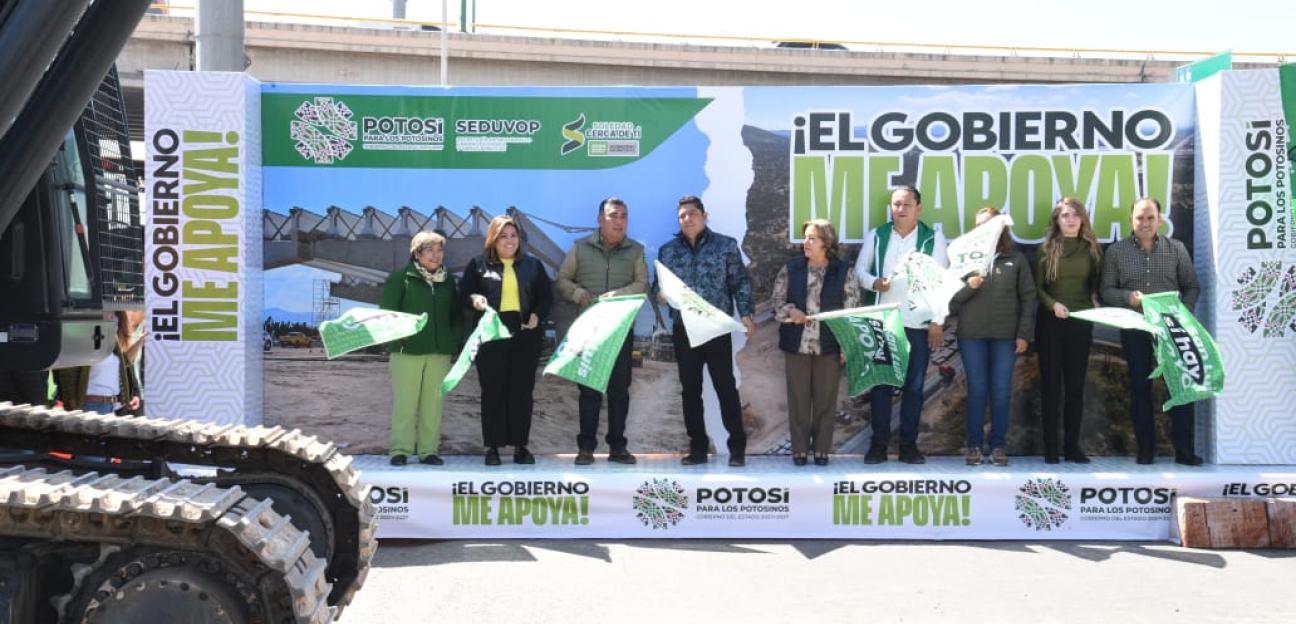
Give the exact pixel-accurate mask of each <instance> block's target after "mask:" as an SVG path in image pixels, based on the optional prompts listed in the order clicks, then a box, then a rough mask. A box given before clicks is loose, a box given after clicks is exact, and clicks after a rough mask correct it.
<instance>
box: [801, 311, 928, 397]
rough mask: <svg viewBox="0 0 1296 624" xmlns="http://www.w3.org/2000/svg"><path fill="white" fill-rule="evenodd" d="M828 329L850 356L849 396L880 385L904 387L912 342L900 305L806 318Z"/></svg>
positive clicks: (847, 369)
mask: <svg viewBox="0 0 1296 624" xmlns="http://www.w3.org/2000/svg"><path fill="white" fill-rule="evenodd" d="M806 318H807V319H809V320H816V321H819V322H821V323H823V324H824V325H826V326H827V327H828V329H829V331H831V332H832V333H833V336H834V337H836V338H837V344H838V345H839V346H841V350H842V354H843V355H845V356H846V384H847V387H846V394H847V395H849V396H859V395H861V394H864V393H865V392H867V391H868V389H869V388H872V387H874V386H879V385H887V386H903V385H904V379H905V373H906V372H907V371H908V369H909V339H908V338H907V337H906V336H905V331H904V323H902V322H901V320H900V307H899V306H898V305H896V304H888V305H880V306H870V307H866V308H851V309H849V310H834V311H832V312H824V313H821V314H812V315H810V316H808V317H806Z"/></svg>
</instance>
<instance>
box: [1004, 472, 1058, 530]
mask: <svg viewBox="0 0 1296 624" xmlns="http://www.w3.org/2000/svg"><path fill="white" fill-rule="evenodd" d="M1013 509H1014V510H1015V511H1016V512H1017V519H1018V520H1021V521H1022V524H1024V525H1026V526H1028V527H1030V528H1032V529H1035V530H1036V531H1052V530H1053V529H1056V528H1058V527H1060V526H1062V525H1063V524H1064V523H1066V521H1067V517H1068V514H1067V512H1069V511H1071V488H1069V487H1067V486H1066V484H1065V483H1063V482H1062V480H1061V479H1050V478H1043V479H1030V480H1028V481H1027V482H1026V483H1025V484H1023V485H1022V486H1021V487H1020V488H1018V489H1017V495H1016V496H1014V497H1013Z"/></svg>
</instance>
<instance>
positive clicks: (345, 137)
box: [292, 97, 357, 165]
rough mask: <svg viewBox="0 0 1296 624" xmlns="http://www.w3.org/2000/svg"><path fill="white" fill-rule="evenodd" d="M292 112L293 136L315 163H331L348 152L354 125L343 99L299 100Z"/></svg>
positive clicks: (354, 130) (353, 133)
mask: <svg viewBox="0 0 1296 624" xmlns="http://www.w3.org/2000/svg"><path fill="white" fill-rule="evenodd" d="M294 114H295V115H296V117H297V118H296V119H294V120H293V122H292V139H293V140H294V141H296V142H297V144H296V148H297V153H298V154H301V156H302V158H305V159H306V160H312V161H315V164H317V165H331V164H333V162H334V161H335V160H342V159H344V158H346V157H347V154H350V153H351V150H352V146H351V141H354V140H356V130H357V128H356V122H354V121H351V109H350V108H348V107H347V105H346V104H345V103H343V102H341V101H334V99H333V98H331V97H317V98H315V99H314V100H313V101H312V100H306V101H305V102H302V103H301V106H298V107H297V110H296V111H294Z"/></svg>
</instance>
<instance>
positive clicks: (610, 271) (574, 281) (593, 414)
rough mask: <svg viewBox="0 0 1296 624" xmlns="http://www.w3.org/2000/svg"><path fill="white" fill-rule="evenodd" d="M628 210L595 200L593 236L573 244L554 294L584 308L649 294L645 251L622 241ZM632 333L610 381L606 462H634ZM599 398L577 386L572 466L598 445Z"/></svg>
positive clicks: (613, 201)
mask: <svg viewBox="0 0 1296 624" xmlns="http://www.w3.org/2000/svg"><path fill="white" fill-rule="evenodd" d="M629 220H630V216H629V211H628V209H627V208H626V204H625V202H624V201H621V200H620V199H617V198H615V197H609V198H607V199H605V200H603V201H602V202H599V209H598V226H599V229H598V231H597V232H595V233H593V234H590V235H589V236H587V237H585V238H582V239H580V240H578V241H576V243H575V244H574V245H572V248H571V251H569V252H567V257H566V258H564V259H563V263H562V266H561V267H559V269H558V279H557V280H556V282H555V286H556V288H557V289H558V294H559V295H560V296H562V297H563V298H564V299H567V300H568V301H571V302H572V303H575V304H576V305H578V306H580V307H581V308H582V309H584V308H586V307H589V306H590V305H591V304H592V303H594V302H595V300H597V299H599V298H602V297H613V296H619V295H634V294H640V293H646V292H648V263H647V262H646V261H645V260H644V247H643V245H642V244H641V243H639V242H638V241H635V240H632V239H630V238H627V237H626V227H627V225H628V223H629ZM633 339H634V332H633V331H631V332H630V333H629V334H627V335H626V340H625V344H623V345H621V352H620V353H619V354H617V360H616V365H615V366H614V367H613V368H612V376H611V378H609V379H608V387H607V395H608V430H607V437H606V438H605V439H606V440H607V443H608V448H609V452H608V461H610V462H616V463H620V464H633V463H635V457H634V455H631V454H630V452H629V451H628V450H627V449H626V438H625V425H626V415H627V414H628V413H629V412H630V346H631V344H632V342H633ZM602 408H603V394H602V393H600V392H598V391H596V390H591V389H589V388H587V387H585V386H581V387H580V434H579V435H577V436H576V448H577V450H578V452H577V454H576V465H578V466H586V465H589V464H591V463H593V462H594V448H595V447H597V446H598V438H597V437H596V436H597V433H598V422H599V410H601V409H602Z"/></svg>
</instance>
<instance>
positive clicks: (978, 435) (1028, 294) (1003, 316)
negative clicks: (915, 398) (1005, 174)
mask: <svg viewBox="0 0 1296 624" xmlns="http://www.w3.org/2000/svg"><path fill="white" fill-rule="evenodd" d="M998 214H999V210H998V209H997V208H990V207H986V208H982V209H981V210H978V211H977V213H976V224H977V225H981V224H983V223H985V222H986V221H989V220H990V219H991V218H993V217H994V216H995V215H998ZM950 313H952V314H958V317H959V321H958V343H959V353H960V354H961V356H962V358H963V370H964V372H965V373H967V414H966V418H967V454H966V456H965V457H964V459H965V460H966V462H967V464H968V465H969V466H974V465H978V464H980V463H981V446H982V443H983V442H984V439H985V414H986V402H987V399H988V400H989V403H990V449H991V450H990V461H991V462H992V463H994V464H995V465H996V466H1007V465H1008V449H1007V446H1008V419H1009V415H1010V413H1011V409H1012V378H1013V367H1014V365H1015V364H1016V361H1017V356H1018V355H1019V354H1022V353H1025V352H1026V347H1028V346H1030V337H1031V330H1032V329H1033V328H1034V325H1035V281H1034V280H1033V279H1032V278H1031V269H1030V265H1029V264H1027V262H1026V256H1023V255H1022V253H1021V252H1020V251H1017V247H1016V246H1015V245H1013V241H1012V232H1011V231H1010V230H1009V228H1004V231H1003V234H1002V235H1001V236H1000V238H999V245H998V247H997V248H996V249H995V254H994V259H993V260H992V261H991V263H990V270H989V272H987V273H986V274H985V275H980V274H977V273H974V274H972V275H971V276H969V277H968V278H967V279H966V285H965V286H964V287H963V288H962V289H961V290H959V291H958V293H956V294H955V295H954V298H953V299H952V300H951V301H950Z"/></svg>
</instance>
